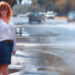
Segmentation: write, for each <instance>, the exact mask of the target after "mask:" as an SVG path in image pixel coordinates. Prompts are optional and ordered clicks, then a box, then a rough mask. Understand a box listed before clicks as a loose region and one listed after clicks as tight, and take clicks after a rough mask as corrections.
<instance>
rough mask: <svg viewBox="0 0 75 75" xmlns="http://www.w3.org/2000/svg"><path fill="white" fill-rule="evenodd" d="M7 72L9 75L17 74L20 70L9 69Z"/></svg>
mask: <svg viewBox="0 0 75 75" xmlns="http://www.w3.org/2000/svg"><path fill="white" fill-rule="evenodd" d="M8 71H9V74H11V73H15V72H19V71H21V70H20V69H9V70H8Z"/></svg>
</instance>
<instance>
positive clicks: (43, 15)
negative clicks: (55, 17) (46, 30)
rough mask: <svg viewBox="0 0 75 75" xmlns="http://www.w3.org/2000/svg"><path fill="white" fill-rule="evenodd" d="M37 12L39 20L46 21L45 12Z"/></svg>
mask: <svg viewBox="0 0 75 75" xmlns="http://www.w3.org/2000/svg"><path fill="white" fill-rule="evenodd" d="M39 14H40V17H41V20H42V21H46V16H45V13H39Z"/></svg>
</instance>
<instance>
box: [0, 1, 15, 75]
mask: <svg viewBox="0 0 75 75" xmlns="http://www.w3.org/2000/svg"><path fill="white" fill-rule="evenodd" d="M15 53H16V35H15V26H14V22H13V20H12V10H11V7H10V5H9V4H8V3H7V2H4V1H1V2H0V75H1V74H2V75H8V65H9V64H11V55H12V54H15Z"/></svg>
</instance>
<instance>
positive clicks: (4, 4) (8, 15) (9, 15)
mask: <svg viewBox="0 0 75 75" xmlns="http://www.w3.org/2000/svg"><path fill="white" fill-rule="evenodd" d="M2 6H4V7H5V6H6V7H7V10H8V12H7V18H9V19H10V18H11V16H12V9H11V6H10V5H9V4H8V3H7V2H5V1H1V2H0V9H1V8H2ZM0 12H1V10H0ZM0 17H1V13H0Z"/></svg>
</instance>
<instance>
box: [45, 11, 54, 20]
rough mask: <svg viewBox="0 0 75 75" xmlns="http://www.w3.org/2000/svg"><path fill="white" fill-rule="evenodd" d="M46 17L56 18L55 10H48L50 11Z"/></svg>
mask: <svg viewBox="0 0 75 75" xmlns="http://www.w3.org/2000/svg"><path fill="white" fill-rule="evenodd" d="M46 18H47V19H54V18H55V12H53V11H48V12H47V13H46Z"/></svg>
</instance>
